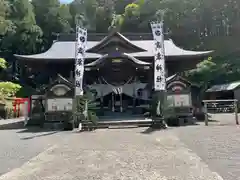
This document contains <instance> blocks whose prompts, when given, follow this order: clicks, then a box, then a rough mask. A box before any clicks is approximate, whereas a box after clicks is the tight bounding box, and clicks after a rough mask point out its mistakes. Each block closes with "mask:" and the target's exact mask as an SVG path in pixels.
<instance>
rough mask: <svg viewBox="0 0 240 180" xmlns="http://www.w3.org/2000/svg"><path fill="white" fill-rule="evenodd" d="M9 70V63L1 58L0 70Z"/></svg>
mask: <svg viewBox="0 0 240 180" xmlns="http://www.w3.org/2000/svg"><path fill="white" fill-rule="evenodd" d="M6 68H7V61H6V60H5V59H3V58H0V69H6Z"/></svg>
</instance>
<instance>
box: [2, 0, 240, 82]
mask: <svg viewBox="0 0 240 180" xmlns="http://www.w3.org/2000/svg"><path fill="white" fill-rule="evenodd" d="M162 11H164V12H165V13H164V22H165V23H164V28H165V32H166V36H167V37H170V38H172V39H173V40H174V41H175V42H176V43H177V44H178V45H179V46H182V47H184V48H186V49H193V50H215V53H214V54H213V57H212V59H211V62H210V61H209V60H206V61H204V62H202V63H200V64H199V65H198V66H197V67H196V69H195V70H192V71H191V72H188V76H189V77H190V76H191V78H193V80H194V81H200V80H199V78H197V77H201V78H203V77H205V78H209V76H211V74H210V73H211V72H212V71H214V72H215V71H216V76H214V77H215V79H214V80H213V81H214V82H219V83H220V82H223V81H227V80H236V78H237V77H238V76H239V73H240V69H239V60H238V59H239V49H240V48H239V47H238V46H239V43H238V39H239V36H240V35H239V30H240V21H239V19H240V1H232V0H230V1H226V0H218V1H216V0H125V1H119V0H74V1H73V2H72V3H70V4H61V3H60V2H59V0H32V1H29V0H0V53H5V52H8V53H12V54H13V53H18V54H32V53H39V52H42V51H45V50H47V49H48V48H49V46H50V45H51V44H52V41H53V36H54V33H70V32H74V31H75V22H76V21H75V20H76V19H80V20H81V23H82V25H83V26H84V27H86V28H87V29H88V31H89V32H96V33H106V32H108V31H110V30H111V29H113V28H115V29H118V30H119V31H121V32H142V33H150V32H151V30H150V27H149V22H150V21H153V20H156V19H158V18H159V14H160V12H162ZM0 55H1V54H0ZM206 71H207V72H208V73H207V74H208V75H209V76H208V75H206ZM203 74H204V75H205V76H203ZM206 76H207V77H206ZM201 81H205V79H204V80H203V79H202V80H201Z"/></svg>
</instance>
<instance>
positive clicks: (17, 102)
mask: <svg viewBox="0 0 240 180" xmlns="http://www.w3.org/2000/svg"><path fill="white" fill-rule="evenodd" d="M25 102H27V104H28V113H30V99H29V98H15V99H14V100H13V111H14V113H16V116H17V117H19V116H20V110H21V109H20V108H21V104H25Z"/></svg>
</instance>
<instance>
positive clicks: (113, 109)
mask: <svg viewBox="0 0 240 180" xmlns="http://www.w3.org/2000/svg"><path fill="white" fill-rule="evenodd" d="M114 111H115V107H114V93H113V92H112V112H114Z"/></svg>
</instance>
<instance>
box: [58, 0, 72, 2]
mask: <svg viewBox="0 0 240 180" xmlns="http://www.w3.org/2000/svg"><path fill="white" fill-rule="evenodd" d="M72 1H73V0H60V2H61V3H70V2H72Z"/></svg>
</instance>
